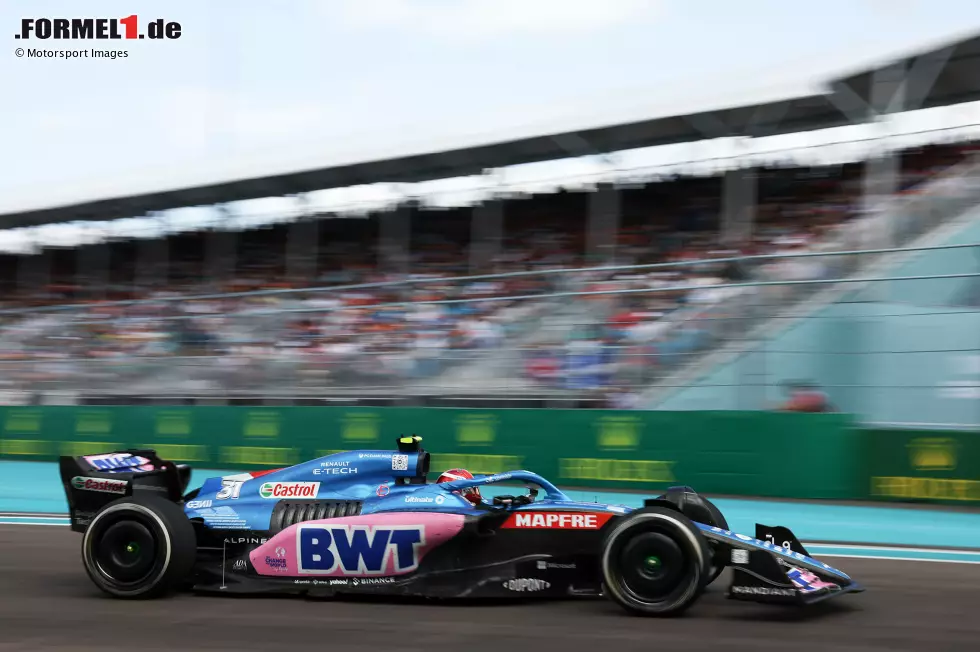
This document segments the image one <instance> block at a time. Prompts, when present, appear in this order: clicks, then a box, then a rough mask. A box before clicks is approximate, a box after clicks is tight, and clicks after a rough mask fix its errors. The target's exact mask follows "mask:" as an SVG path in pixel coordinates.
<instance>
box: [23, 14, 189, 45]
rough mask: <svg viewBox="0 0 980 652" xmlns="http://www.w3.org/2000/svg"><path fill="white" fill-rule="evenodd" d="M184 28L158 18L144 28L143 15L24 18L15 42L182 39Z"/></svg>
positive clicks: (174, 22) (178, 24)
mask: <svg viewBox="0 0 980 652" xmlns="http://www.w3.org/2000/svg"><path fill="white" fill-rule="evenodd" d="M181 31H182V28H181V26H180V23H178V22H176V21H172V20H171V21H167V20H164V19H163V18H156V19H153V20H150V21H148V22H147V23H146V29H145V30H141V29H140V19H139V16H137V15H136V14H133V15H132V16H126V17H125V18H22V19H21V20H20V31H19V32H17V33H15V34H14V38H15V39H23V40H29V39H40V40H47V39H55V40H63V41H84V40H112V39H144V38H148V39H151V40H174V39H179V38H180V34H181Z"/></svg>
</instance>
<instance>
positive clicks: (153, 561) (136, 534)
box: [94, 520, 157, 585]
mask: <svg viewBox="0 0 980 652" xmlns="http://www.w3.org/2000/svg"><path fill="white" fill-rule="evenodd" d="M94 557H95V563H96V566H97V568H98V569H99V572H100V573H101V574H102V575H103V576H104V577H105V578H106V579H108V580H110V581H111V582H113V583H114V584H118V585H133V584H138V583H140V582H141V581H144V580H146V579H147V578H148V577H149V576H150V575H151V574H152V573H153V572H154V571H155V568H156V565H157V541H156V537H154V535H153V532H152V531H151V530H150V528H148V527H147V526H146V525H144V524H143V523H140V522H139V521H135V520H119V521H116V522H115V523H113V524H111V525H109V526H108V527H106V529H105V531H104V532H103V533H102V534H101V536H99V538H98V539H97V540H96V541H95V542H94Z"/></svg>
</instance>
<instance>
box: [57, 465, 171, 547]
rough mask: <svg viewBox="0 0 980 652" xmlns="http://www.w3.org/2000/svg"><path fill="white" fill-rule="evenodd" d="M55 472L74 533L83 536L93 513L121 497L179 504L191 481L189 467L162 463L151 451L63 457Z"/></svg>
mask: <svg viewBox="0 0 980 652" xmlns="http://www.w3.org/2000/svg"><path fill="white" fill-rule="evenodd" d="M58 470H59V472H60V475H61V483H62V485H63V486H64V489H65V497H66V498H67V499H68V512H69V517H70V519H71V529H72V530H74V531H75V532H84V531H85V529H86V528H87V527H88V524H89V523H90V522H91V520H92V517H93V516H95V514H96V512H98V511H99V510H100V509H102V508H103V507H104V506H105V505H107V504H109V503H111V502H112V501H114V500H116V499H118V498H122V497H124V496H133V495H138V494H141V493H151V494H153V495H156V496H160V497H161V498H166V499H167V500H171V501H173V502H175V503H176V502H180V501H181V500H182V498H183V495H184V491H186V489H187V485H188V483H189V482H190V479H191V468H190V467H189V466H187V465H186V464H175V463H173V462H170V461H167V460H164V459H161V458H160V457H159V456H158V455H157V453H156V451H155V450H152V449H128V450H119V451H112V452H109V453H97V454H94V455H80V456H77V457H71V456H67V455H64V456H62V457H61V458H60V460H59V462H58Z"/></svg>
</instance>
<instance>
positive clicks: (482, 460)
mask: <svg viewBox="0 0 980 652" xmlns="http://www.w3.org/2000/svg"><path fill="white" fill-rule="evenodd" d="M523 463H524V458H523V457H520V456H517V455H468V454H464V453H433V454H432V461H431V463H430V465H429V470H430V471H432V472H434V473H442V472H443V471H447V470H449V469H466V470H468V471H469V472H470V473H473V474H475V475H492V474H494V473H505V472H506V471H516V470H519V469H520V468H521V465H522V464H523Z"/></svg>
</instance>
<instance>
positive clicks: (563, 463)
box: [558, 457, 675, 483]
mask: <svg viewBox="0 0 980 652" xmlns="http://www.w3.org/2000/svg"><path fill="white" fill-rule="evenodd" d="M674 464H675V462H671V461H664V460H606V459H594V458H581V457H574V458H562V459H561V460H559V466H558V468H559V475H560V476H561V478H562V479H564V480H604V481H609V482H613V481H615V482H650V483H662V482H674V481H675V480H674V473H673V470H672V467H673V466H674Z"/></svg>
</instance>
